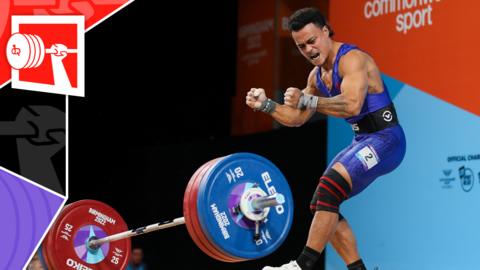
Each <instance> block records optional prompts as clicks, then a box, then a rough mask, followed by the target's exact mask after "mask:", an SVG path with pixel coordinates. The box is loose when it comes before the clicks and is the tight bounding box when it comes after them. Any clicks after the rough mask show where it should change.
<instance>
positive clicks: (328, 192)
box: [310, 169, 351, 213]
mask: <svg viewBox="0 0 480 270" xmlns="http://www.w3.org/2000/svg"><path fill="white" fill-rule="evenodd" d="M350 192H351V188H350V185H349V184H348V182H347V180H345V179H344V178H343V176H341V175H340V174H339V173H338V172H337V171H335V170H333V169H330V170H328V171H327V172H326V173H325V174H324V175H323V176H322V177H320V182H319V183H318V186H317V190H315V194H314V195H313V199H312V201H311V203H310V209H311V210H312V212H313V213H315V212H316V211H329V212H334V213H338V208H339V207H340V204H341V203H342V202H343V201H345V200H346V199H348V195H349V194H350Z"/></svg>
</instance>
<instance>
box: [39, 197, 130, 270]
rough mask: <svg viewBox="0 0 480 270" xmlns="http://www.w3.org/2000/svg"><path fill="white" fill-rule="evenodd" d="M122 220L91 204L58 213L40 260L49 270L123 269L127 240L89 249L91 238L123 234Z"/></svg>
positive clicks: (77, 204)
mask: <svg viewBox="0 0 480 270" xmlns="http://www.w3.org/2000/svg"><path fill="white" fill-rule="evenodd" d="M127 230H128V227H127V224H126V223H125V221H124V220H123V218H122V217H121V216H120V215H119V214H118V212H117V211H115V210H114V209H113V208H111V207H110V206H108V205H106V204H104V203H102V202H99V201H94V200H81V201H77V202H74V203H72V204H70V205H68V206H67V207H65V208H64V209H63V210H62V213H61V214H60V215H59V218H58V219H57V221H56V222H55V223H54V225H53V226H52V229H51V230H50V232H49V234H48V235H47V237H48V238H47V239H46V242H44V249H43V250H44V251H45V254H44V257H46V261H47V264H49V265H51V267H52V269H55V270H56V269H59V270H63V269H65V270H66V269H72V268H73V269H92V270H97V269H98V270H100V269H101V270H107V269H125V268H126V266H127V264H128V261H129V257H130V239H129V238H127V239H123V240H118V241H114V242H110V243H105V244H102V245H101V246H100V247H99V248H98V249H90V248H88V247H87V242H88V240H89V239H91V238H102V237H105V236H108V235H112V234H116V233H120V232H124V231H127Z"/></svg>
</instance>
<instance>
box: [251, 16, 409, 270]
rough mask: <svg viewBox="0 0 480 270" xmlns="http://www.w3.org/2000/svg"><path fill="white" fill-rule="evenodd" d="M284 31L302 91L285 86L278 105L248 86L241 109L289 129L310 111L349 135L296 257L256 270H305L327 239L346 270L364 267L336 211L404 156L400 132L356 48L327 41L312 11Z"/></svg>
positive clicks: (372, 68)
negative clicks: (347, 128) (300, 65)
mask: <svg viewBox="0 0 480 270" xmlns="http://www.w3.org/2000/svg"><path fill="white" fill-rule="evenodd" d="M289 29H290V32H291V35H292V38H293V40H294V42H295V43H296V45H297V47H298V50H299V51H300V52H301V54H302V55H303V56H304V57H305V58H306V59H307V60H308V61H309V62H310V63H311V64H312V65H314V67H313V69H312V71H311V72H310V75H309V76H308V80H307V86H306V87H305V88H304V89H303V90H300V89H298V88H295V87H290V88H288V89H287V90H286V92H285V94H284V104H283V105H281V104H277V103H275V102H274V101H272V100H271V99H269V98H267V96H266V95H265V90H264V89H262V88H252V89H250V91H249V92H248V93H247V96H246V104H247V105H248V106H249V107H251V108H253V109H254V110H259V111H262V112H265V113H268V114H270V115H271V116H272V117H273V118H274V119H275V120H276V121H278V122H280V123H281V124H283V125H285V126H289V127H297V126H301V125H303V124H304V123H305V122H307V121H308V120H309V119H310V118H311V117H312V115H313V114H314V113H315V112H319V113H323V114H326V115H330V116H334V117H340V118H344V119H345V120H346V121H347V122H348V123H349V124H350V125H351V126H352V128H353V131H354V133H355V136H354V138H353V141H352V143H351V144H350V145H349V146H347V147H346V148H345V149H344V150H343V151H341V152H340V153H338V155H337V156H336V157H335V158H334V159H333V160H332V161H331V163H330V164H329V166H328V167H327V168H326V170H325V171H324V173H323V176H322V177H321V178H320V180H319V184H318V186H317V188H316V190H315V193H314V195H313V199H312V201H311V205H310V208H311V210H312V212H313V213H314V217H313V220H312V223H311V226H310V231H309V233H308V240H307V243H306V246H305V247H304V249H303V251H302V252H301V253H300V255H299V256H298V257H297V259H296V260H293V261H290V262H289V263H286V264H284V265H282V266H280V267H270V266H267V267H264V268H263V269H264V270H272V269H284V270H289V269H302V270H311V269H313V267H314V265H315V263H316V261H317V260H318V258H319V257H320V253H321V252H322V251H323V249H324V248H325V245H326V244H327V243H328V242H330V243H331V244H332V246H333V247H334V248H335V250H336V251H337V252H338V254H339V255H340V256H341V257H342V259H343V260H344V262H345V264H346V265H347V268H348V269H349V270H365V269H366V267H365V265H364V263H363V261H362V259H361V257H360V255H359V252H358V251H357V246H356V240H355V237H354V234H353V232H352V229H351V228H350V226H349V224H348V222H347V221H346V220H345V219H344V218H343V217H342V216H341V215H340V214H339V208H340V205H341V204H342V202H344V201H345V200H347V199H349V198H352V197H353V196H355V195H357V194H359V193H360V192H362V191H363V190H364V189H365V188H367V187H368V185H370V184H371V183H372V182H373V181H374V180H375V179H377V178H378V177H379V176H381V175H384V174H387V173H389V172H391V171H392V170H394V169H395V168H397V167H398V166H399V165H400V163H401V162H402V160H403V157H404V155H405V148H406V143H405V135H404V133H403V130H402V127H401V126H400V125H399V123H398V118H397V115H396V112H395V107H394V105H393V103H392V101H391V99H390V96H389V94H388V91H387V88H386V85H385V84H384V82H383V81H382V78H381V74H380V70H379V68H378V66H377V65H376V63H375V61H374V60H373V59H372V57H371V56H370V55H368V54H367V53H366V52H364V51H362V50H361V49H359V48H358V47H356V46H355V45H351V44H347V43H342V42H338V41H335V40H333V39H332V36H333V34H334V33H333V31H332V28H331V27H330V25H329V24H328V22H327V20H326V18H325V17H324V16H323V15H322V14H321V13H320V12H319V11H318V10H317V9H315V8H304V9H300V10H298V11H296V12H295V13H293V15H292V16H291V17H290V21H289ZM299 143H301V144H305V143H306V142H299Z"/></svg>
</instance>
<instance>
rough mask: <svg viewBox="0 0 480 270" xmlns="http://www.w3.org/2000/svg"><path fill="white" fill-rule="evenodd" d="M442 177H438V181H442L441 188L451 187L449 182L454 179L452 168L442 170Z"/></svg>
mask: <svg viewBox="0 0 480 270" xmlns="http://www.w3.org/2000/svg"><path fill="white" fill-rule="evenodd" d="M443 175H444V177H442V178H440V182H443V186H442V188H447V189H448V188H452V185H451V184H450V183H451V182H453V181H455V177H453V176H452V170H449V169H447V170H443Z"/></svg>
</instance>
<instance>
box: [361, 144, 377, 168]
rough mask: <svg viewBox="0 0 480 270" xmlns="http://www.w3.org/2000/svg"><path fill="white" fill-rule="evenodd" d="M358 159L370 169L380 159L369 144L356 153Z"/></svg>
mask: <svg viewBox="0 0 480 270" xmlns="http://www.w3.org/2000/svg"><path fill="white" fill-rule="evenodd" d="M355 155H356V156H357V158H358V159H360V160H361V161H362V163H363V166H364V167H366V169H367V170H370V169H371V168H372V167H373V166H375V165H377V164H378V162H379V161H380V160H379V158H378V156H377V153H376V152H375V150H374V149H373V147H372V146H371V145H368V146H365V147H364V148H362V149H361V150H360V151H358V152H357V153H356V154H355Z"/></svg>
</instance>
